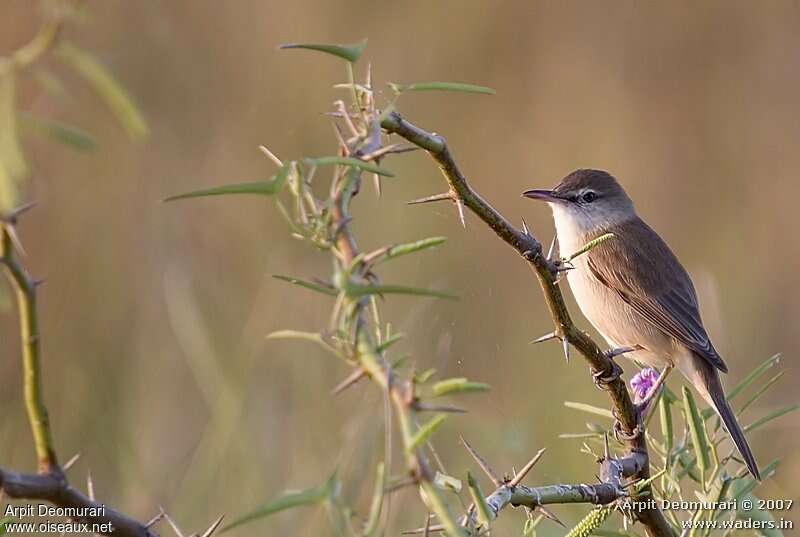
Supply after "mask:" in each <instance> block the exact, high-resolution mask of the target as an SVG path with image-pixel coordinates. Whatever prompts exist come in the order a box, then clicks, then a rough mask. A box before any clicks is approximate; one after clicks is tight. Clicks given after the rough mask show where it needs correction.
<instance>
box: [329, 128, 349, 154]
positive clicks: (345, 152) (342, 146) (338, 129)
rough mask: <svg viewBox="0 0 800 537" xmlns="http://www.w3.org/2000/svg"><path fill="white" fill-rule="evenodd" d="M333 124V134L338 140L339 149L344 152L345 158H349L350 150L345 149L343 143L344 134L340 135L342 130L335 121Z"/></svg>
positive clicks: (345, 145) (344, 143)
mask: <svg viewBox="0 0 800 537" xmlns="http://www.w3.org/2000/svg"><path fill="white" fill-rule="evenodd" d="M332 124H333V132H335V133H336V138H337V140H339V147H340V148H341V149H342V151H344V154H345V156H346V157H347V156H350V148H349V147H347V142H345V141H344V134H343V133H342V129H341V128H339V124H338V123H336V122H335V121H334V122H333V123H332Z"/></svg>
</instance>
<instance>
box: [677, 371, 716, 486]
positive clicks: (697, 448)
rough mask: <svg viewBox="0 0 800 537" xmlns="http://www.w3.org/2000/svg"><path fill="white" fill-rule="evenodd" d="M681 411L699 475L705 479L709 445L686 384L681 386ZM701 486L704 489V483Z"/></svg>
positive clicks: (708, 462) (692, 397)
mask: <svg viewBox="0 0 800 537" xmlns="http://www.w3.org/2000/svg"><path fill="white" fill-rule="evenodd" d="M683 411H684V413H685V414H686V423H687V424H688V425H689V432H690V433H691V435H692V446H693V447H694V452H695V456H696V457H697V465H698V467H699V468H700V475H701V476H703V479H705V477H704V476H706V475H707V473H706V470H707V469H708V467H709V464H710V461H709V456H708V454H709V452H710V447H709V445H708V437H707V435H706V428H705V422H704V421H703V418H702V416H700V412H699V411H698V410H697V403H695V400H694V396H693V395H692V392H691V391H690V390H689V388H687V387H686V386H684V387H683ZM703 488H704V489H705V484H704V487H703Z"/></svg>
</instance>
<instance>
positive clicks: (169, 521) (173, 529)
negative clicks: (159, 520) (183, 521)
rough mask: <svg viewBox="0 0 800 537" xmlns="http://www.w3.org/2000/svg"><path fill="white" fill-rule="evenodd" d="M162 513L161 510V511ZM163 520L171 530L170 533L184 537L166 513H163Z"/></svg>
mask: <svg viewBox="0 0 800 537" xmlns="http://www.w3.org/2000/svg"><path fill="white" fill-rule="evenodd" d="M162 511H163V509H162ZM164 518H165V519H166V521H167V523H168V524H169V525H170V527H171V528H172V531H174V532H175V535H177V536H178V537H184V535H183V532H182V531H181V529H180V528H179V527H178V525H177V524H176V523H175V521H174V520H172V517H170V516H169V515H168V514H167V513H166V512H165V513H164Z"/></svg>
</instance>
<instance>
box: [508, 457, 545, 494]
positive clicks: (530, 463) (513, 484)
mask: <svg viewBox="0 0 800 537" xmlns="http://www.w3.org/2000/svg"><path fill="white" fill-rule="evenodd" d="M545 451H547V448H542V449H540V450H539V452H538V453H536V455H534V456H533V458H532V459H531V460H529V461H528V464H526V465H525V466H523V467H522V470H520V471H519V473H518V474H516V475H515V476H514V479H512V480H511V481H509V482H508V486H510V487H516V486H517V485H519V484H520V483H521V482H522V480H523V479H525V476H526V475H528V472H530V471H531V468H533V467H534V466H536V463H537V462H539V459H541V458H542V455H544V452H545Z"/></svg>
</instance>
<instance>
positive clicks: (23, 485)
mask: <svg viewBox="0 0 800 537" xmlns="http://www.w3.org/2000/svg"><path fill="white" fill-rule="evenodd" d="M30 207H32V204H31V205H26V206H23V207H21V208H19V209H17V210H15V211H13V212H11V213H10V214H8V215H6V216H4V217H0V265H2V266H3V268H4V270H5V273H6V276H7V278H8V281H9V283H10V284H11V286H12V287H13V288H14V290H15V292H16V296H17V308H18V310H19V319H20V334H21V339H22V342H21V345H22V369H23V378H24V391H25V405H26V408H27V412H28V421H29V422H30V426H31V430H32V433H33V440H34V447H35V451H36V458H37V461H38V468H39V473H38V474H23V473H18V472H14V471H11V470H7V469H3V468H0V492H1V493H3V494H5V495H6V496H8V497H9V498H15V499H28V500H42V501H46V502H49V503H51V504H53V505H56V506H58V507H64V508H69V509H76V510H77V511H76V512H77V513H81V514H78V515H76V516H75V517H71V518H73V519H74V520H76V521H77V522H82V523H87V524H98V525H100V526H99V527H102V526H103V525H105V527H107V528H109V529H108V531H107V532H106V534H108V535H114V536H115V537H157V536H156V534H155V533H154V532H153V531H151V530H150V524H143V523H141V522H138V521H136V520H134V519H133V518H131V517H129V516H127V515H125V514H123V513H121V512H119V511H116V510H114V509H112V508H110V507H108V506H106V505H105V504H102V503H100V502H97V501H95V499H94V498H93V497H92V496H93V495H92V494H90V495H89V496H87V495H85V494H83V493H82V492H80V491H78V490H77V489H75V488H73V487H72V486H71V485H70V484H69V482H68V481H67V478H66V475H65V474H64V469H62V467H61V466H59V464H58V458H57V457H56V452H55V448H54V446H53V436H52V433H51V431H50V422H49V419H48V415H47V407H46V406H45V403H44V395H43V392H42V367H41V350H40V337H39V328H38V316H37V310H36V288H37V286H38V285H39V283H40V282H38V281H36V280H34V279H33V278H32V277H31V276H30V274H29V273H28V270H27V269H26V268H25V265H24V264H23V263H22V261H21V252H22V246H21V244H20V241H19V238H18V237H17V231H16V224H17V219H18V217H19V216H20V215H21V214H22V213H23V212H25V211H26V210H27V209H29V208H30ZM74 460H75V458H73V459H72V460H70V461H69V462H67V464H66V465H65V468H68V467H69V466H71V465H72V463H73V462H74ZM108 524H110V526H108ZM209 529H210V530H211V532H213V530H214V529H216V528H215V527H214V528H213V529H212V528H209ZM210 534H211V533H208V535H210Z"/></svg>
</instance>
